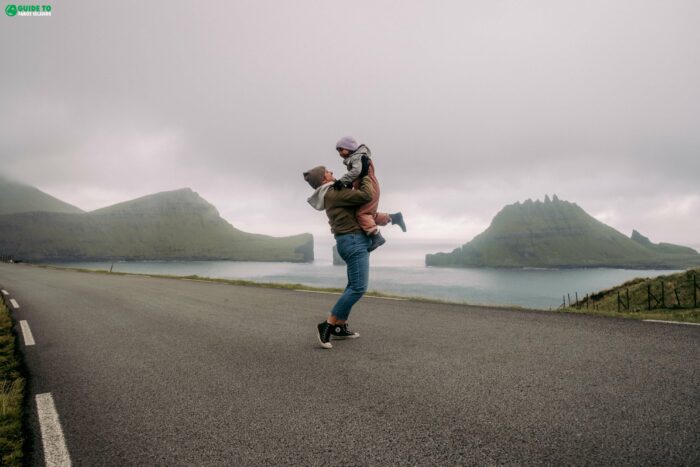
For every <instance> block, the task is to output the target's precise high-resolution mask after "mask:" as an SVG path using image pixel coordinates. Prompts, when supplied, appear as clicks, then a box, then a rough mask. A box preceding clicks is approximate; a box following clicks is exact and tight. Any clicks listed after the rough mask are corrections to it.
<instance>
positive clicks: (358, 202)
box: [323, 177, 374, 235]
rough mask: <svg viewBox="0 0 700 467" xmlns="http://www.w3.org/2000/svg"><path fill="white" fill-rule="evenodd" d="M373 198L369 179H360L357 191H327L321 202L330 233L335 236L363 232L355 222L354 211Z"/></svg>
mask: <svg viewBox="0 0 700 467" xmlns="http://www.w3.org/2000/svg"><path fill="white" fill-rule="evenodd" d="M373 197H374V188H373V187H372V180H371V179H370V178H369V177H364V178H363V179H362V183H361V184H360V188H359V189H357V190H350V189H347V188H344V189H342V190H335V189H334V188H333V187H331V188H330V189H328V191H326V195H325V196H324V198H323V201H324V208H325V209H326V215H327V216H328V223H329V224H330V226H331V232H332V233H333V234H335V235H341V234H347V233H354V232H360V233H361V232H363V230H362V228H361V227H360V224H358V222H357V217H356V216H355V211H356V210H357V208H359V207H360V206H362V205H363V204H365V203H367V202H369V201H371V200H372V198H373Z"/></svg>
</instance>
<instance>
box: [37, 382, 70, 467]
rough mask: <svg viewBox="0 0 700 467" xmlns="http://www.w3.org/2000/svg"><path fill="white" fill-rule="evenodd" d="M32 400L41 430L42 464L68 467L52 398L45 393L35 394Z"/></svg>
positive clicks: (61, 430)
mask: <svg viewBox="0 0 700 467" xmlns="http://www.w3.org/2000/svg"><path fill="white" fill-rule="evenodd" d="M34 399H35V401H36V411H37V415H38V417H39V428H40V429H41V442H42V445H43V446H44V463H45V464H46V466H47V467H69V466H70V465H71V460H70V454H69V453H68V446H66V438H65V436H63V429H62V428H61V421H60V420H59V418H58V412H57V411H56V404H54V401H53V396H52V395H51V393H50V392H45V393H42V394H37V395H36V397H35V398H34Z"/></svg>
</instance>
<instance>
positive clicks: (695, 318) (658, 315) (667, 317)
mask: <svg viewBox="0 0 700 467" xmlns="http://www.w3.org/2000/svg"><path fill="white" fill-rule="evenodd" d="M552 311H553V312H557V313H573V314H581V315H595V316H612V317H616V318H629V319H638V320H644V319H657V320H661V321H677V322H679V323H700V309H698V308H695V309H692V310H678V309H673V308H669V309H656V310H652V311H620V312H617V311H614V310H592V309H588V310H587V309H585V308H582V309H577V308H574V307H571V308H560V309H558V310H552Z"/></svg>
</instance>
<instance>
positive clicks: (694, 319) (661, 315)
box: [37, 265, 700, 323]
mask: <svg viewBox="0 0 700 467" xmlns="http://www.w3.org/2000/svg"><path fill="white" fill-rule="evenodd" d="M37 266H39V267H43V268H47V269H59V270H70V271H76V272H83V273H92V274H107V275H110V274H111V275H119V276H141V277H157V278H161V279H178V280H190V281H201V282H212V283H219V284H228V285H240V286H246V287H260V288H268V289H284V290H302V291H307V292H323V293H342V292H343V289H342V288H331V287H313V286H309V285H304V284H285V283H273V282H255V281H249V280H242V279H219V278H213V277H204V276H198V275H189V276H174V275H168V274H141V273H130V272H109V271H105V270H98V269H83V268H68V267H61V266H49V265H37ZM365 296H366V297H375V298H390V299H401V300H409V301H413V302H422V303H437V304H445V305H461V306H465V307H473V308H492V309H495V310H516V311H540V312H543V311H544V312H551V313H571V314H585V315H594V316H609V317H617V318H629V319H637V320H641V319H658V320H665V321H678V322H689V323H700V309H692V310H688V309H685V310H679V309H655V310H652V312H641V311H640V312H620V313H618V312H617V311H613V310H605V309H597V310H596V309H593V308H590V309H586V308H585V307H581V308H576V307H566V308H558V309H550V310H547V309H543V308H527V307H521V306H517V305H491V304H478V303H468V302H460V301H451V300H441V299H436V298H426V297H419V296H405V295H396V294H388V293H385V292H379V291H376V290H369V291H368V292H367V293H366V294H365Z"/></svg>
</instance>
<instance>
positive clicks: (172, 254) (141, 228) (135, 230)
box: [0, 188, 314, 262]
mask: <svg viewBox="0 0 700 467" xmlns="http://www.w3.org/2000/svg"><path fill="white" fill-rule="evenodd" d="M46 196H48V195H46ZM57 201H58V200H57ZM59 203H60V201H59ZM68 206H70V205H68ZM59 207H61V206H60V205H59ZM75 209H77V208H75ZM9 211H10V212H11V213H10V214H0V254H3V255H12V256H14V257H15V258H17V259H23V260H25V261H78V260H79V261H87V260H214V259H220V260H238V261H293V262H309V261H313V258H314V256H313V237H312V236H311V234H300V235H295V236H292V237H279V238H278V237H270V236H267V235H257V234H252V233H247V232H242V231H240V230H238V229H236V228H234V227H233V226H232V225H231V224H229V223H228V222H226V221H225V220H224V219H222V218H221V217H220V216H219V213H218V211H217V210H216V208H215V207H214V206H212V205H211V204H209V203H208V202H207V201H206V200H204V199H203V198H202V197H200V196H199V195H198V194H197V193H195V192H194V191H192V190H191V189H189V188H184V189H180V190H175V191H170V192H163V193H157V194H154V195H149V196H144V197H142V198H139V199H136V200H132V201H128V202H125V203H120V204H117V205H114V206H110V207H107V208H104V209H98V210H96V211H92V212H89V213H81V212H80V211H79V210H78V212H65V209H64V210H59V212H51V211H49V210H47V211H25V212H14V211H13V210H11V209H10V210H9Z"/></svg>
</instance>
